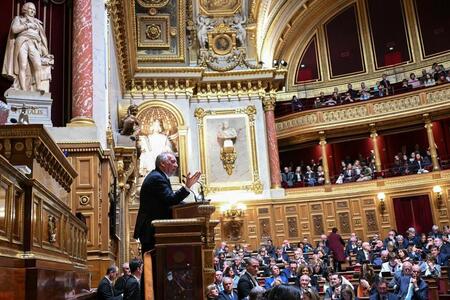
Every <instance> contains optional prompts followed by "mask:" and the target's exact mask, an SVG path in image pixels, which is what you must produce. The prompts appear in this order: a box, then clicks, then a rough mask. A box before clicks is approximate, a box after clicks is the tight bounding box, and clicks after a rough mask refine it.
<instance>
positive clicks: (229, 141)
mask: <svg viewBox="0 0 450 300" xmlns="http://www.w3.org/2000/svg"><path fill="white" fill-rule="evenodd" d="M237 135H238V134H237V131H236V129H234V128H233V127H230V124H229V123H228V121H223V122H222V123H221V124H220V127H219V129H218V131H217V141H218V142H219V145H220V147H221V148H223V147H227V146H228V147H232V146H234V144H235V143H236V139H237Z"/></svg>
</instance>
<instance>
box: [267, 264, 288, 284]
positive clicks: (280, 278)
mask: <svg viewBox="0 0 450 300" xmlns="http://www.w3.org/2000/svg"><path fill="white" fill-rule="evenodd" d="M271 271H272V276H270V277H269V278H266V280H265V282H264V288H265V289H270V288H272V287H274V286H278V285H281V284H287V283H288V279H287V278H286V275H284V273H281V272H280V268H279V267H278V266H277V265H274V266H272V269H271Z"/></svg>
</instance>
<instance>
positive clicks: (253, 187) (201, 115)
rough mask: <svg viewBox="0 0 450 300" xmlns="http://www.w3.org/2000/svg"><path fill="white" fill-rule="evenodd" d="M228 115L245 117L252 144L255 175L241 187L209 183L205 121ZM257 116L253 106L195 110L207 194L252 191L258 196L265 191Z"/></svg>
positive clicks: (252, 166) (252, 161)
mask: <svg viewBox="0 0 450 300" xmlns="http://www.w3.org/2000/svg"><path fill="white" fill-rule="evenodd" d="M227 115H243V116H245V118H246V123H247V126H246V127H247V131H248V136H249V142H250V152H249V154H250V155H251V162H250V167H251V173H252V174H253V175H252V177H253V179H252V181H248V182H246V181H244V182H242V184H240V185H236V184H235V183H233V184H231V185H230V184H226V183H211V182H209V181H208V178H207V176H206V174H207V171H208V169H207V163H206V154H207V153H206V147H207V145H206V141H205V119H206V118H207V117H208V116H227ZM255 115H256V108H255V106H253V105H249V106H247V107H245V108H242V107H241V108H236V109H224V110H204V109H203V108H201V107H199V108H197V109H196V110H195V113H194V116H195V118H196V119H197V127H198V137H199V148H200V167H201V172H202V180H203V182H204V186H205V193H206V194H210V193H215V192H223V191H234V190H245V191H252V192H254V193H256V194H261V193H262V191H263V186H262V183H261V180H260V178H259V169H258V158H257V152H256V131H255Z"/></svg>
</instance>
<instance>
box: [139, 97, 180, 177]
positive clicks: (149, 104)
mask: <svg viewBox="0 0 450 300" xmlns="http://www.w3.org/2000/svg"><path fill="white" fill-rule="evenodd" d="M151 107H162V108H165V109H167V110H169V111H170V112H171V113H173V115H174V116H175V118H176V119H177V122H178V133H179V161H180V174H182V175H184V174H186V173H187V170H188V168H187V157H188V155H187V128H186V125H185V122H184V118H183V115H182V114H181V112H180V110H179V109H178V108H177V107H176V106H174V105H172V104H170V103H168V102H164V101H160V100H154V101H153V100H152V101H146V102H143V103H141V104H139V106H138V114H137V115H136V117H137V118H138V119H139V117H140V114H141V112H142V111H143V110H145V109H147V108H151Z"/></svg>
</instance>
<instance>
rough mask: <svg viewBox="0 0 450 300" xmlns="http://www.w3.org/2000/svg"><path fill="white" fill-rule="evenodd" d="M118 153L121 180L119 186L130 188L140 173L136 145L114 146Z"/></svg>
mask: <svg viewBox="0 0 450 300" xmlns="http://www.w3.org/2000/svg"><path fill="white" fill-rule="evenodd" d="M114 153H115V154H116V168H117V175H118V180H119V188H121V189H123V188H126V189H130V188H131V186H132V185H133V184H134V182H135V179H136V176H137V174H138V172H137V169H136V166H137V155H136V154H137V150H136V147H122V146H117V147H115V148H114Z"/></svg>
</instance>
